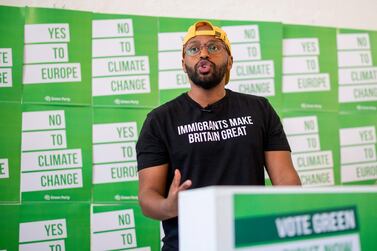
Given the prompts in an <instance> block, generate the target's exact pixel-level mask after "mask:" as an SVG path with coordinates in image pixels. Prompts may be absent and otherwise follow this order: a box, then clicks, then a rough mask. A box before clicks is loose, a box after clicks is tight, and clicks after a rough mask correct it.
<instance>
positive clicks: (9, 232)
mask: <svg viewBox="0 0 377 251" xmlns="http://www.w3.org/2000/svg"><path fill="white" fill-rule="evenodd" d="M20 207H21V206H20V205H19V204H4V203H2V202H0V212H1V213H0V226H1V227H0V236H1V238H0V250H7V251H11V250H18V222H19V217H20Z"/></svg>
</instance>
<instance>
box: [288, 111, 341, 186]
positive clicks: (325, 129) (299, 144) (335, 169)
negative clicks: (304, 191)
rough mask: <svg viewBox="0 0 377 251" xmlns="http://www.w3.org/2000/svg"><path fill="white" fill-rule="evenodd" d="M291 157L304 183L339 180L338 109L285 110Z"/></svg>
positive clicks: (314, 184) (326, 182) (321, 183)
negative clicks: (325, 110) (324, 110)
mask: <svg viewBox="0 0 377 251" xmlns="http://www.w3.org/2000/svg"><path fill="white" fill-rule="evenodd" d="M282 123H283V126H284V131H285V133H286V135H287V138H288V142H289V144H290V147H291V151H292V161H293V165H294V167H295V168H296V170H297V172H298V175H299V176H300V179H301V183H302V185H303V186H304V187H314V186H332V185H336V184H339V144H338V137H337V135H338V128H339V127H338V113H337V112H314V111H312V112H310V113H309V112H286V113H284V118H283V119H282Z"/></svg>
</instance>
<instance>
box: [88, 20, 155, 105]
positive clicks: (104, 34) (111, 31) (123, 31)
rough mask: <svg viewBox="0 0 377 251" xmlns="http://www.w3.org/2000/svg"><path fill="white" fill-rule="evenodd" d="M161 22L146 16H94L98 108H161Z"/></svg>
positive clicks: (94, 79)
mask: <svg viewBox="0 0 377 251" xmlns="http://www.w3.org/2000/svg"><path fill="white" fill-rule="evenodd" d="M157 20H158V19H157V17H146V16H144V17H143V16H129V15H109V14H94V15H93V20H92V29H93V30H92V95H93V104H94V105H96V106H129V107H154V106H157V105H158V103H159V100H158V86H157V64H158V63H157V29H158V21H157Z"/></svg>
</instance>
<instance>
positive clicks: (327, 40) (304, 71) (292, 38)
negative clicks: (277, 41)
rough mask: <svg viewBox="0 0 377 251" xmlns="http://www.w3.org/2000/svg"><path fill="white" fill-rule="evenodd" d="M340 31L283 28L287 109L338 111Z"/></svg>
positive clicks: (295, 27)
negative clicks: (338, 43) (337, 42)
mask: <svg viewBox="0 0 377 251" xmlns="http://www.w3.org/2000/svg"><path fill="white" fill-rule="evenodd" d="M336 65H337V55H336V29H335V28H324V27H314V26H302V25H284V28H283V102H284V109H285V110H309V111H310V110H312V111H313V110H315V111H338V89H337V86H338V85H337V82H338V79H337V68H336Z"/></svg>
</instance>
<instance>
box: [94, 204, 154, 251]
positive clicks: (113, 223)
mask: <svg viewBox="0 0 377 251" xmlns="http://www.w3.org/2000/svg"><path fill="white" fill-rule="evenodd" d="M91 226H92V227H91V247H92V248H91V250H92V251H96V250H98V251H99V250H135V251H136V250H137V251H159V250H160V223H159V222H158V221H156V220H152V219H150V218H146V217H145V216H144V215H143V214H142V212H141V209H140V207H139V205H138V203H137V202H127V203H122V204H118V205H93V206H92V213H91Z"/></svg>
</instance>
